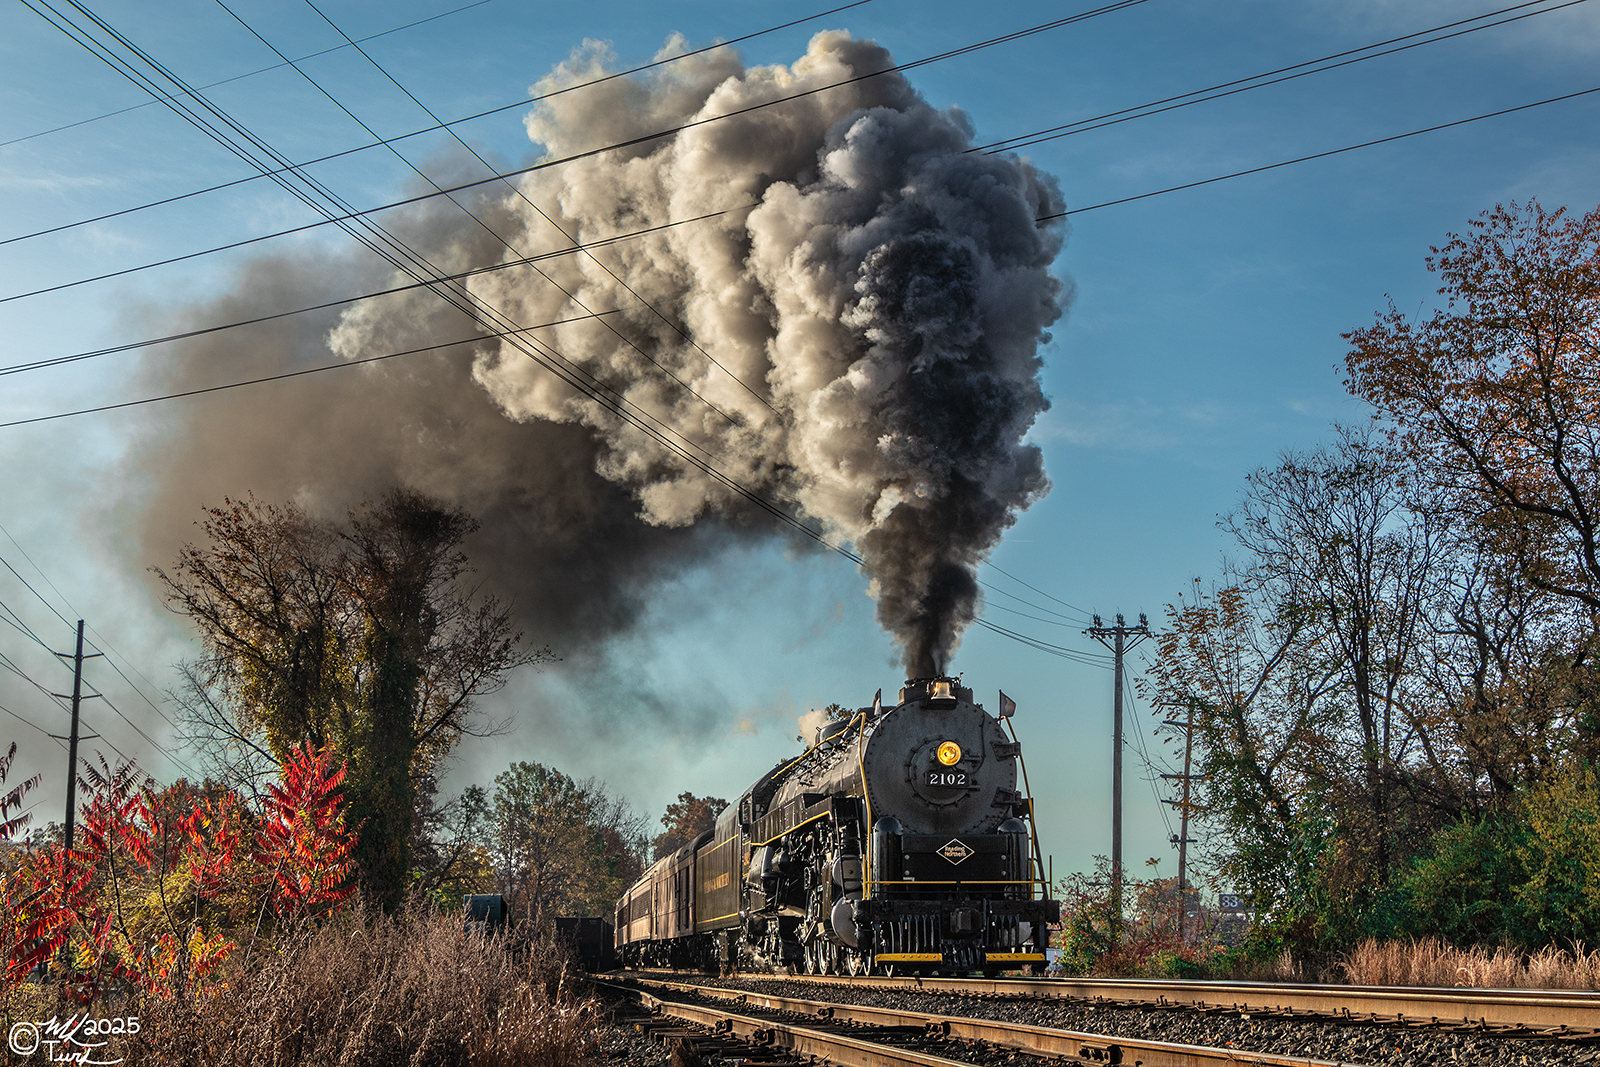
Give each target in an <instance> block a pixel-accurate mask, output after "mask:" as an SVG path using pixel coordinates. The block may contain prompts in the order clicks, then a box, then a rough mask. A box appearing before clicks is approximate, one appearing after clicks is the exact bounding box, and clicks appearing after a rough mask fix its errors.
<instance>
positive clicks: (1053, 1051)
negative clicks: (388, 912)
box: [597, 978, 1348, 1067]
mask: <svg viewBox="0 0 1600 1067" xmlns="http://www.w3.org/2000/svg"><path fill="white" fill-rule="evenodd" d="M597 984H598V985H601V986H604V987H606V988H608V989H611V990H616V991H619V992H621V993H624V994H627V995H631V996H632V997H634V998H637V999H638V1000H639V1001H640V1002H641V1003H643V1004H644V1005H646V1006H647V1007H648V1008H650V1009H651V1010H652V1011H653V1012H655V1013H656V1014H657V1016H658V1017H669V1018H671V1019H674V1020H682V1021H683V1022H687V1023H691V1024H693V1025H695V1026H698V1027H700V1028H702V1030H703V1033H704V1037H703V1038H701V1039H699V1040H695V1039H694V1038H692V1037H691V1038H690V1039H691V1040H692V1041H694V1043H695V1044H696V1045H699V1044H700V1043H701V1041H709V1042H718V1041H725V1040H726V1039H727V1038H728V1037H736V1038H739V1039H742V1040H743V1041H745V1042H746V1043H749V1044H753V1045H755V1046H757V1047H759V1048H762V1049H766V1050H771V1049H774V1048H781V1049H784V1050H786V1051H787V1052H789V1053H791V1054H794V1055H798V1056H800V1057H808V1058H813V1059H817V1060H826V1061H828V1062H829V1063H833V1064H838V1065H840V1067H907V1065H916V1067H950V1065H953V1064H973V1063H977V1064H997V1063H1013V1062H1016V1058H1017V1057H1016V1054H1017V1053H1023V1054H1025V1055H1027V1056H1031V1057H1038V1058H1039V1059H1040V1060H1042V1061H1047V1062H1050V1063H1062V1062H1071V1063H1086V1064H1100V1063H1104V1064H1126V1065H1129V1067H1132V1065H1141V1067H1214V1065H1215V1067H1220V1065H1223V1064H1229V1065H1234V1067H1237V1065H1240V1064H1252V1065H1256V1067H1336V1064H1335V1062H1334V1061H1330V1060H1316V1059H1308V1058H1305V1057H1300V1056H1277V1055H1271V1054H1266V1053H1257V1052H1246V1051H1243V1050H1240V1049H1221V1048H1207V1047H1205V1046H1201V1045H1179V1044H1173V1043H1170V1042H1163V1041H1144V1040H1137V1039H1127V1038H1110V1037H1105V1036H1103V1035H1099V1034H1088V1033H1076V1032H1073V1031H1068V1030H1055V1029H1051V1028H1048V1027H1042V1026H1025V1025H1019V1024H1015V1023H1004V1022H998V1021H995V1020H990V1019H971V1018H960V1017H954V1016H946V1015H931V1014H928V1013H926V1012H916V1011H905V1010H893V1009H886V1008H872V1007H864V1006H859V1005H849V1004H832V1003H823V1002H820V1001H814V1000H797V999H794V998H791V997H777V996H769V995H767V994H765V993H760V992H753V991H749V990H739V989H725V988H720V987H716V986H702V985H691V984H686V983H679V982H666V981H660V980H655V979H648V978H625V979H621V980H620V981H616V982H612V981H600V982H597ZM667 1025H668V1026H669V1027H670V1026H671V1025H672V1024H667ZM665 1032H666V1033H667V1035H668V1037H669V1038H673V1039H676V1038H680V1037H687V1036H689V1035H688V1034H687V1033H685V1032H682V1031H678V1030H671V1029H669V1030H666V1031H665ZM1345 1062H1346V1063H1348V1061H1345ZM1339 1067H1343V1065H1339Z"/></svg>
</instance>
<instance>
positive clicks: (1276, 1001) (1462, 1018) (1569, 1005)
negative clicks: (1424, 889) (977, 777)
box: [639, 971, 1600, 1045]
mask: <svg viewBox="0 0 1600 1067" xmlns="http://www.w3.org/2000/svg"><path fill="white" fill-rule="evenodd" d="M639 973H641V974H647V973H651V972H643V971H641V972H639ZM667 973H670V972H667ZM739 977H740V979H749V980H754V981H769V980H770V981H791V980H796V979H792V978H789V977H787V976H782V975H761V974H741V975H740V976H739ZM803 980H804V981H806V982H811V983H816V984H819V985H829V984H839V985H842V986H846V987H849V988H854V989H892V990H900V991H904V992H923V993H939V994H944V995H954V996H974V997H986V998H1018V997H1020V998H1027V999H1041V1000H1046V999H1048V1000H1056V1001H1060V1002H1061V1003H1062V1004H1063V1005H1078V1006H1083V1007H1094V1008H1140V1009H1145V1010H1161V1011H1189V1012H1201V1013H1205V1014H1214V1015H1232V1016H1236V1017H1243V1018H1246V1019H1252V1020H1265V1019H1289V1020H1295V1021H1300V1022H1320V1023H1331V1024H1334V1025H1337V1026H1387V1027H1401V1028H1406V1029H1435V1030H1439V1031H1441V1032H1444V1033H1458V1034H1486V1035H1489V1036H1493V1037H1538V1038H1550V1039H1556V1040H1559V1041H1561V1042H1563V1043H1567V1044H1573V1045H1588V1044H1600V993H1594V992H1582V991H1576V990H1565V989H1549V990H1546V989H1439V988H1421V987H1412V986H1341V985H1303V984H1277V983H1270V982H1216V981H1194V980H1185V979H1170V980H1161V979H1117V978H931V977H926V978H924V977H909V978H840V977H830V976H825V975H806V976H805V977H804V979H803Z"/></svg>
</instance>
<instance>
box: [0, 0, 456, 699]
mask: <svg viewBox="0 0 1600 1067" xmlns="http://www.w3.org/2000/svg"><path fill="white" fill-rule="evenodd" d="M484 2H487V0H484ZM0 533H3V534H5V536H6V540H8V541H10V542H11V544H12V545H13V546H15V547H16V550H17V551H18V552H21V553H22V558H23V559H25V560H27V561H28V565H29V566H31V567H32V568H33V569H34V572H35V573H36V574H38V575H39V577H40V578H42V579H44V584H45V585H48V586H49V587H50V591H51V592H52V593H54V594H55V595H56V596H58V597H60V598H61V602H62V603H63V604H65V605H66V606H67V610H68V611H71V612H72V613H73V614H75V615H77V614H80V613H79V611H78V609H77V608H75V607H73V605H72V601H70V600H68V599H67V597H66V594H65V593H63V592H62V591H61V590H60V589H59V588H58V587H57V586H56V583H55V582H53V581H51V580H50V576H49V575H48V574H46V573H45V572H44V568H42V567H40V566H39V564H37V563H35V562H34V559H33V557H32V556H30V555H28V550H27V549H25V548H23V547H22V545H21V543H20V542H18V541H17V539H16V538H15V537H13V536H12V535H11V531H10V530H8V529H6V528H5V526H4V524H0ZM34 595H35V596H37V595H38V594H37V593H35V594H34ZM8 610H9V609H8ZM58 614H59V613H58ZM87 625H88V627H89V632H90V633H92V634H94V636H95V637H97V638H99V644H98V645H95V646H93V647H94V648H95V651H97V652H100V653H101V654H103V655H105V657H106V665H107V666H109V667H110V668H111V669H112V670H113V671H115V672H116V675H117V677H118V678H121V679H122V680H123V681H124V682H125V683H127V686H128V688H129V689H132V690H133V691H134V692H135V693H137V694H138V695H139V698H140V699H141V700H143V701H144V702H145V703H146V704H148V705H150V710H152V711H154V712H155V713H156V714H157V715H159V716H161V718H162V719H163V720H165V721H166V724H167V725H168V726H170V727H172V728H173V729H174V730H176V729H177V728H178V724H177V723H175V722H173V721H172V720H171V719H170V718H168V716H167V713H166V712H164V711H162V710H161V708H160V707H159V706H158V705H157V704H156V702H155V701H153V700H151V699H150V698H149V697H148V696H147V695H145V693H144V691H143V690H141V689H140V688H139V687H138V686H137V685H135V684H134V683H133V679H131V678H129V677H128V676H127V675H126V674H124V673H122V668H121V667H119V666H117V660H118V659H120V660H122V662H124V663H126V664H127V665H128V668H129V669H130V670H132V671H133V672H134V673H135V674H137V675H139V677H140V678H143V679H144V683H145V684H146V685H148V686H149V687H150V688H151V689H154V688H155V683H154V682H152V681H150V679H149V678H145V676H144V674H143V672H141V671H140V670H139V668H138V667H136V666H134V664H133V661H132V660H130V659H128V657H127V656H124V655H123V654H122V653H121V652H118V651H117V650H116V649H114V648H112V647H111V643H110V642H109V641H107V640H106V639H105V636H104V635H103V634H101V633H100V631H99V630H96V629H95V628H94V625H93V624H92V623H88V624H87ZM35 640H37V638H35ZM40 644H43V642H42V641H41V642H40ZM113 657H115V658H113ZM106 703H108V704H109V703H110V700H107V701H106ZM119 714H120V713H119Z"/></svg>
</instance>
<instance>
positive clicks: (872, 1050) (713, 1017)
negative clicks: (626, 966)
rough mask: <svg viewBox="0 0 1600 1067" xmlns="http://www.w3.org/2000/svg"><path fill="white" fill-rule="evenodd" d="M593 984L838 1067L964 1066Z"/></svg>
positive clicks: (634, 990) (604, 983)
mask: <svg viewBox="0 0 1600 1067" xmlns="http://www.w3.org/2000/svg"><path fill="white" fill-rule="evenodd" d="M595 984H596V985H601V986H606V987H609V988H612V989H616V990H619V991H622V992H624V993H627V994H628V995H630V996H634V997H638V998H639V1000H640V1001H641V1002H644V1003H645V1004H646V1006H648V1007H651V1008H653V1009H655V1010H656V1011H659V1012H660V1013H661V1014H663V1015H671V1016H673V1017H674V1018H678V1019H683V1020H684V1021H686V1022H691V1023H695V1024H697V1025H699V1026H704V1027H706V1028H708V1029H710V1030H712V1031H713V1032H715V1033H718V1034H732V1035H734V1036H735V1037H739V1038H742V1039H743V1040H745V1041H749V1042H752V1043H754V1044H758V1045H776V1046H779V1047H781V1048H786V1049H788V1050H790V1051H791V1052H795V1053H798V1054H800V1055H802V1056H810V1057H813V1058H814V1059H817V1060H825V1061H827V1062H829V1063H833V1064H838V1065H839V1067H907V1065H914V1067H961V1064H960V1061H958V1060H947V1059H945V1058H944V1057H942V1056H930V1055H928V1054H927V1053H925V1052H915V1051H913V1050H911V1049H898V1048H894V1047H892V1046H889V1045H881V1044H876V1043H874V1042H871V1041H862V1040H860V1039H858V1038H853V1037H846V1036H844V1035H843V1034H837V1033H829V1032H828V1031H826V1030H813V1029H811V1028H810V1027H806V1026H792V1025H789V1024H786V1023H778V1022H772V1021H770V1020H765V1019H752V1018H750V1017H748V1016H745V1015H737V1014H734V1013H733V1012H728V1011H720V1010H718V1009H716V1008H710V1007H706V1006H704V1005H700V1004H685V1003H683V1002H682V1001H676V1000H667V999H664V998H662V997H657V996H653V995H652V994H650V993H647V992H645V991H644V990H643V989H639V988H636V987H633V986H630V985H623V984H621V983H615V982H607V981H602V980H596V982H595Z"/></svg>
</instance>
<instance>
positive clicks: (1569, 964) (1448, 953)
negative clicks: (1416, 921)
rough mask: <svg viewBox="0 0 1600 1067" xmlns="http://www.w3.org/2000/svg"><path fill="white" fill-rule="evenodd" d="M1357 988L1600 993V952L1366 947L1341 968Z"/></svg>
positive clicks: (1439, 945) (1422, 944) (1431, 941)
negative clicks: (1447, 988)
mask: <svg viewBox="0 0 1600 1067" xmlns="http://www.w3.org/2000/svg"><path fill="white" fill-rule="evenodd" d="M1338 971H1339V976H1340V977H1341V978H1343V979H1344V980H1345V981H1348V982H1350V983H1351V984H1353V985H1404V986H1462V987H1468V988H1476V989H1600V952H1585V951H1584V949H1583V946H1582V945H1581V944H1580V945H1578V946H1577V949H1576V951H1572V952H1568V951H1567V950H1565V949H1560V948H1556V947H1554V946H1547V947H1545V948H1542V949H1540V950H1539V951H1537V952H1533V953H1523V952H1518V951H1516V950H1515V949H1512V948H1507V947H1503V946H1502V947H1500V948H1496V949H1492V950H1491V949H1486V948H1482V947H1478V946H1474V947H1472V948H1456V947H1455V946H1453V945H1449V944H1446V943H1445V942H1443V941H1440V940H1438V939H1436V938H1422V939H1420V940H1416V941H1376V940H1370V939H1369V940H1367V941H1363V942H1361V943H1360V944H1359V945H1357V946H1356V947H1355V948H1353V949H1351V950H1350V951H1349V953H1347V954H1346V956H1345V958H1344V959H1343V960H1342V961H1341V962H1340V963H1339V964H1338Z"/></svg>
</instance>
